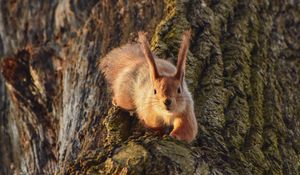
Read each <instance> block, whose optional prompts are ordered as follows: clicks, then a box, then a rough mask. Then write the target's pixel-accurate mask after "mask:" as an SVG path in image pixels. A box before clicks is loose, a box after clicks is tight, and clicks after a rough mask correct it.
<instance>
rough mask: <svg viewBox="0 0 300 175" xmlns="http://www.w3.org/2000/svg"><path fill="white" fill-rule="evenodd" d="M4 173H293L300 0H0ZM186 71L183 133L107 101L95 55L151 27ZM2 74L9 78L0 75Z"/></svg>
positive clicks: (298, 124)
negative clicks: (183, 56) (177, 135)
mask: <svg viewBox="0 0 300 175" xmlns="http://www.w3.org/2000/svg"><path fill="white" fill-rule="evenodd" d="M0 9H1V10H0V57H1V60H2V62H1V71H2V75H3V77H4V79H5V81H4V79H3V77H0V95H1V98H0V109H1V111H0V126H1V127H0V164H1V167H0V174H54V173H57V174H75V173H77V174H290V175H297V174H299V173H300V130H299V128H300V100H299V99H300V60H299V58H300V35H299V33H300V30H299V26H300V3H299V2H298V1H288V0H281V1H279V0H272V1H271V0H265V1H259V0H251V1H250V0H244V1H234V0H224V1H218V0H201V1H200V0H186V1H180V0H165V1H164V2H162V1H159V0H149V1H138V0H129V1H122V0H121V1H116V0H113V1H96V0H92V1H86V2H85V1H82V0H77V1H67V0H63V1H56V0H52V1H50V0H47V1H41V0H35V1H29V0H23V1H21V0H17V1H7V0H0ZM189 28H191V29H192V41H191V47H190V49H189V53H188V60H187V75H186V76H187V81H188V84H189V89H190V90H191V92H192V93H193V98H194V102H195V113H196V117H197V120H198V125H199V133H198V136H197V139H196V140H195V141H194V142H193V143H192V144H187V143H184V142H180V141H177V140H174V139H172V138H170V137H169V136H163V137H161V136H157V135H155V133H152V132H149V131H147V130H145V129H144V128H143V127H142V126H141V125H140V123H139V121H138V120H137V118H136V117H134V116H130V115H129V113H128V112H126V111H123V110H121V109H118V108H116V107H112V105H111V97H110V90H109V89H107V85H106V82H105V80H104V78H103V75H102V74H101V73H100V72H99V70H98V68H97V62H98V61H99V60H100V59H101V58H102V57H103V56H104V55H105V54H106V53H108V52H109V51H110V50H112V49H113V48H115V47H118V46H120V45H122V44H125V43H128V42H132V41H134V40H135V39H136V36H137V31H140V30H145V31H147V32H148V33H149V34H148V36H152V40H151V46H152V49H153V51H154V52H155V53H157V55H158V56H159V57H161V58H165V59H169V60H170V61H171V62H173V63H175V60H176V56H177V51H178V47H179V43H180V39H181V34H182V32H183V31H184V30H186V29H189ZM4 82H5V85H6V86H5V85H4Z"/></svg>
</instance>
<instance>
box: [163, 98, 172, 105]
mask: <svg viewBox="0 0 300 175" xmlns="http://www.w3.org/2000/svg"><path fill="white" fill-rule="evenodd" d="M171 103H172V100H171V99H169V98H167V99H165V101H164V104H165V105H166V106H167V107H169V106H170V105H171Z"/></svg>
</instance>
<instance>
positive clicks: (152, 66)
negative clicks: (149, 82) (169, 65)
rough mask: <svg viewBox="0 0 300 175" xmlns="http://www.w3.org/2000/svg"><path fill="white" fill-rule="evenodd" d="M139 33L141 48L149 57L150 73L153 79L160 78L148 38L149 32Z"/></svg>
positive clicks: (147, 57)
mask: <svg viewBox="0 0 300 175" xmlns="http://www.w3.org/2000/svg"><path fill="white" fill-rule="evenodd" d="M138 35H139V42H140V43H141V49H142V51H143V53H144V55H145V57H146V59H147V62H148V65H149V68H150V74H151V77H152V79H153V80H155V79H158V77H159V73H158V70H157V67H156V64H155V61H154V58H153V54H152V52H151V50H150V46H149V43H148V40H147V33H146V32H142V31H140V32H138Z"/></svg>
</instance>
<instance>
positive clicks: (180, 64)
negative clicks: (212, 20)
mask: <svg viewBox="0 0 300 175" xmlns="http://www.w3.org/2000/svg"><path fill="white" fill-rule="evenodd" d="M191 33H192V32H191V29H190V30H187V31H185V32H184V33H183V36H182V41H181V46H180V49H179V52H178V59H177V72H176V74H175V78H177V79H180V80H182V79H183V77H184V72H185V63H186V57H187V52H188V49H189V44H190V38H191Z"/></svg>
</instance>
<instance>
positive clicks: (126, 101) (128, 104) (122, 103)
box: [112, 95, 135, 111]
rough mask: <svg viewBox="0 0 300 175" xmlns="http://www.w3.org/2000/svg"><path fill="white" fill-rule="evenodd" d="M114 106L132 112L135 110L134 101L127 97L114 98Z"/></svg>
mask: <svg viewBox="0 0 300 175" xmlns="http://www.w3.org/2000/svg"><path fill="white" fill-rule="evenodd" d="M112 104H113V105H114V106H117V107H120V108H123V109H125V110H127V111H131V110H134V109H135V106H134V104H133V101H132V100H131V98H129V97H128V96H126V95H118V96H114V97H113V98H112Z"/></svg>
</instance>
